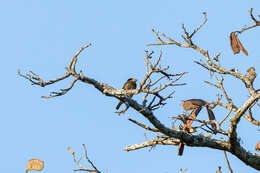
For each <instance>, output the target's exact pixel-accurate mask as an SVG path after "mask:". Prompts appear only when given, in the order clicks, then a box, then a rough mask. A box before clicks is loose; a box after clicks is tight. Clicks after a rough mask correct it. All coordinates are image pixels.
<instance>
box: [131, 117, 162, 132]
mask: <svg viewBox="0 0 260 173" xmlns="http://www.w3.org/2000/svg"><path fill="white" fill-rule="evenodd" d="M128 120H129V121H131V122H132V123H135V124H136V125H138V126H140V127H142V128H144V129H146V130H150V131H153V132H159V130H158V129H156V128H152V127H149V126H147V125H144V124H142V123H139V122H138V121H136V120H133V119H131V118H128Z"/></svg>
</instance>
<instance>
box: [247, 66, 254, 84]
mask: <svg viewBox="0 0 260 173" xmlns="http://www.w3.org/2000/svg"><path fill="white" fill-rule="evenodd" d="M246 76H247V77H248V79H249V80H250V82H251V83H253V82H254V80H255V78H256V72H255V68H254V67H250V68H249V69H247V71H246Z"/></svg>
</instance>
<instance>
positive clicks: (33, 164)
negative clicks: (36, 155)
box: [26, 159, 44, 173]
mask: <svg viewBox="0 0 260 173" xmlns="http://www.w3.org/2000/svg"><path fill="white" fill-rule="evenodd" d="M43 167H44V163H43V161H42V160H40V159H31V160H29V161H28V163H27V166H26V173H27V172H28V171H30V170H35V171H41V170H42V169H43Z"/></svg>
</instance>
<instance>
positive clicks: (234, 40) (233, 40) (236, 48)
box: [230, 32, 248, 56]
mask: <svg viewBox="0 0 260 173" xmlns="http://www.w3.org/2000/svg"><path fill="white" fill-rule="evenodd" d="M230 45H231V48H232V51H233V53H234V54H238V53H239V52H240V50H242V51H243V53H244V54H245V55H246V56H248V52H247V50H246V49H245V48H244V47H243V45H242V43H241V42H240V40H239V38H238V37H237V35H236V34H235V32H231V33H230Z"/></svg>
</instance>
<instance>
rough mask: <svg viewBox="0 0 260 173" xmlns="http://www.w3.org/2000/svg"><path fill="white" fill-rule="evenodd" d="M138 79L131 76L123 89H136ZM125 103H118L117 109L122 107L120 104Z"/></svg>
mask: <svg viewBox="0 0 260 173" xmlns="http://www.w3.org/2000/svg"><path fill="white" fill-rule="evenodd" d="M136 81H137V80H136V79H135V78H129V79H128V80H127V81H126V83H125V84H124V86H123V88H122V89H123V90H133V89H136ZM132 96H133V95H128V97H132ZM122 104H123V102H122V101H120V102H119V103H118V105H117V106H116V110H118V109H119V108H120V106H121V105H122Z"/></svg>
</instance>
